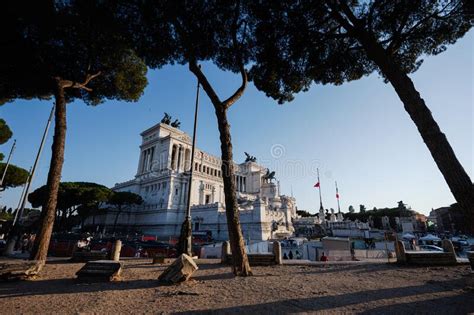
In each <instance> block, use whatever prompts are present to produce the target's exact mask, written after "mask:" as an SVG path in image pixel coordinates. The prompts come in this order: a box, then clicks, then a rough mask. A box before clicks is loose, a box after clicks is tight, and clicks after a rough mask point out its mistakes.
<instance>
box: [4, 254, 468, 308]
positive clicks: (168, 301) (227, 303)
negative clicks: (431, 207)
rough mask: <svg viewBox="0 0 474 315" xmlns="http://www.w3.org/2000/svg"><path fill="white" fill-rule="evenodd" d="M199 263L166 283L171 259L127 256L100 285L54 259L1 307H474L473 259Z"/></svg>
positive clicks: (10, 286) (8, 293)
mask: <svg viewBox="0 0 474 315" xmlns="http://www.w3.org/2000/svg"><path fill="white" fill-rule="evenodd" d="M198 264H199V268H200V269H199V270H198V271H197V272H196V273H195V274H194V276H193V278H192V280H190V281H188V282H186V283H183V284H180V285H175V286H162V285H159V284H158V283H157V281H156V279H157V277H158V275H159V274H160V273H161V272H162V271H163V270H164V268H165V267H166V266H158V265H152V264H151V263H150V260H143V259H141V260H126V261H125V262H124V271H123V281H120V282H113V283H96V284H78V283H76V282H75V280H74V278H75V276H74V273H75V272H76V271H77V270H79V269H80V268H81V266H82V265H83V264H71V263H64V262H60V261H55V262H51V263H49V264H47V265H46V267H45V270H44V271H43V273H42V277H41V278H40V279H37V280H34V281H23V282H8V283H0V314H53V313H54V314H112V313H115V314H127V313H128V314H137V313H138V314H142V313H153V314H156V313H180V312H193V313H196V312H197V313H209V312H216V313H225V314H232V313H243V314H251V313H268V314H279V313H318V312H319V313H341V312H342V313H367V314H401V313H406V314H415V313H416V314H448V313H449V314H466V313H470V312H474V291H473V289H472V287H473V286H474V281H473V280H474V275H472V274H470V272H469V267H468V266H457V267H432V268H415V267H398V266H396V265H387V264H365V265H346V266H344V265H328V266H293V265H284V266H273V267H254V268H253V271H254V276H253V277H248V278H234V277H233V276H232V274H231V273H230V268H229V267H227V266H222V265H220V264H217V263H213V262H212V261H199V262H198Z"/></svg>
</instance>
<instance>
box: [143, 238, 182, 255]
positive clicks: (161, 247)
mask: <svg viewBox="0 0 474 315" xmlns="http://www.w3.org/2000/svg"><path fill="white" fill-rule="evenodd" d="M137 245H138V246H139V247H141V248H142V250H143V252H144V253H146V254H145V255H146V256H148V257H153V256H156V255H163V256H165V257H177V250H176V248H175V247H174V246H172V245H170V244H168V243H163V242H157V241H145V242H137Z"/></svg>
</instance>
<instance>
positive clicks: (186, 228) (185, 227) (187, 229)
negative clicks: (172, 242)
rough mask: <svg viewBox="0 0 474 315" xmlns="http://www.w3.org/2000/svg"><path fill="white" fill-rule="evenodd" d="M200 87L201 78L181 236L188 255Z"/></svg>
mask: <svg viewBox="0 0 474 315" xmlns="http://www.w3.org/2000/svg"><path fill="white" fill-rule="evenodd" d="M199 68H201V65H199ZM199 88H200V83H199V79H198V82H197V88H196V106H195V109H194V128H193V144H192V149H191V167H190V169H189V184H188V199H187V201H186V213H185V218H184V222H183V225H182V226H181V234H180V236H179V252H180V253H181V254H186V255H188V256H191V257H192V255H193V253H192V245H193V244H192V238H193V235H192V234H193V227H192V222H191V193H192V185H193V172H194V152H195V148H196V129H197V119H198V110H199Z"/></svg>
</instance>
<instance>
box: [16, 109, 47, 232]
mask: <svg viewBox="0 0 474 315" xmlns="http://www.w3.org/2000/svg"><path fill="white" fill-rule="evenodd" d="M55 107H56V104H55V105H53V108H52V109H51V113H50V114H49V118H48V122H47V123H46V127H45V128H44V133H43V138H42V139H41V144H40V147H39V149H38V153H37V154H36V159H35V163H34V164H33V167H32V169H31V173H30V180H29V181H28V182H27V183H26V188H25V195H24V197H23V201H22V203H21V206H20V209H18V220H17V223H19V222H21V217H22V215H23V210H24V209H25V204H26V200H27V199H28V193H29V192H30V188H31V182H33V177H34V176H35V172H36V168H37V166H38V162H39V159H40V156H41V152H43V147H44V143H45V140H46V137H47V135H48V131H49V127H50V126H51V121H52V120H53V115H54V109H55Z"/></svg>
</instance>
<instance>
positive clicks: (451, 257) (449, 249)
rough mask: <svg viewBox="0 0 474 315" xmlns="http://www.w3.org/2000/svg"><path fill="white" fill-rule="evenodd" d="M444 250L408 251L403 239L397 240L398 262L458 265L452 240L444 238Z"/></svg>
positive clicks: (424, 264)
mask: <svg viewBox="0 0 474 315" xmlns="http://www.w3.org/2000/svg"><path fill="white" fill-rule="evenodd" d="M443 249H444V252H431V251H407V250H405V245H404V244H403V242H402V241H397V246H396V254H397V263H399V264H409V265H423V266H446V265H456V264H457V260H456V253H455V251H454V247H453V244H452V243H451V241H450V240H443Z"/></svg>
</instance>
